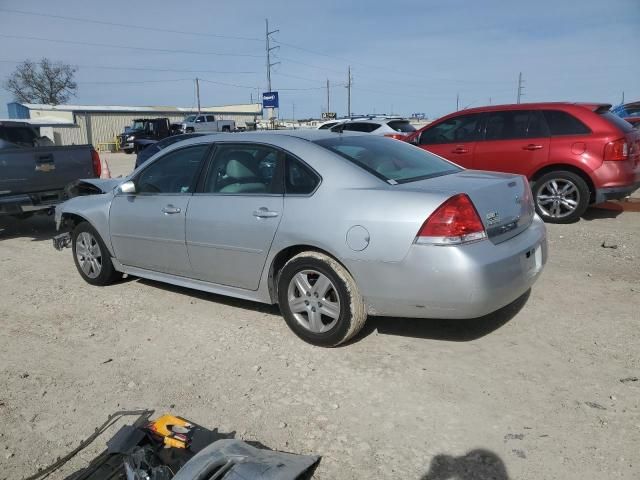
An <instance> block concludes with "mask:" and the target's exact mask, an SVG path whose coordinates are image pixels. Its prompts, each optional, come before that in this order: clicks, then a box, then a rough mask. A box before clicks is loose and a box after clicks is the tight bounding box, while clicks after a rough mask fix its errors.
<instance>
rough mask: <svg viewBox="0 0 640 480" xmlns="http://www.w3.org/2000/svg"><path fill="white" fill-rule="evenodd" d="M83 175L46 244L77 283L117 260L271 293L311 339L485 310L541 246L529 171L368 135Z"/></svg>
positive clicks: (237, 142)
mask: <svg viewBox="0 0 640 480" xmlns="http://www.w3.org/2000/svg"><path fill="white" fill-rule="evenodd" d="M83 185H84V187H83V189H82V192H83V193H85V194H84V195H79V196H76V197H74V198H71V199H70V200H68V201H67V202H65V203H64V204H63V205H62V206H60V207H59V208H58V209H56V222H57V226H58V229H60V228H62V227H63V226H66V227H68V228H69V230H70V233H67V234H61V235H58V236H57V237H56V238H55V239H54V244H55V245H56V246H57V247H58V248H61V247H62V246H66V245H69V244H70V245H71V247H72V249H73V258H74V261H75V264H76V266H77V268H78V272H79V273H80V275H81V276H82V278H83V279H84V280H86V281H87V282H88V283H90V284H92V285H106V284H109V283H111V282H113V281H115V280H116V279H117V278H118V277H121V276H122V274H128V275H134V276H137V277H143V278H148V279H152V280H157V281H162V282H167V283H171V284H174V285H180V286H183V287H189V288H194V289H198V290H204V291H207V292H213V293H217V294H222V295H229V296H232V297H238V298H243V299H247V300H252V301H256V302H264V303H269V304H275V303H277V304H279V306H280V310H281V312H282V315H283V317H284V319H285V321H286V322H287V324H288V325H289V327H290V328H291V330H293V331H294V332H295V333H296V335H298V336H299V337H300V338H302V339H303V340H306V341H307V342H309V343H312V344H315V345H321V346H335V345H338V344H340V343H342V342H345V341H347V340H348V339H350V338H351V337H353V336H354V335H355V334H356V333H357V332H358V331H359V330H360V328H361V327H362V326H363V324H364V322H365V320H366V318H367V315H368V314H371V315H379V316H389V317H418V318H433V317H436V318H450V319H458V318H475V317H479V316H482V315H485V314H488V313H490V312H493V311H495V310H497V309H499V308H501V307H503V306H505V305H507V304H509V303H511V302H513V301H514V300H516V299H517V298H519V297H520V296H522V295H523V294H524V293H526V292H527V291H528V290H529V288H530V287H531V286H532V285H533V283H534V282H535V281H536V279H537V278H538V276H539V275H540V272H541V271H542V268H543V266H544V264H545V262H546V257H547V243H546V231H545V227H544V224H543V222H542V221H541V220H540V218H538V216H537V215H536V214H535V212H534V207H533V203H532V198H531V191H530V189H529V184H528V183H527V180H526V178H524V177H522V176H519V175H511V174H503V173H490V172H481V171H473V170H464V169H463V168H461V167H459V166H457V165H455V164H453V163H451V162H448V161H446V160H444V159H442V158H440V157H438V156H436V155H433V154H431V153H428V152H425V151H424V150H421V149H419V148H416V147H414V146H412V145H410V144H408V143H405V142H401V141H398V140H392V139H388V138H384V137H378V136H373V135H361V134H352V133H333V132H326V131H322V130H314V131H307V132H301V131H287V132H278V133H239V134H233V135H231V134H226V135H209V136H202V137H197V138H193V139H191V140H186V141H183V142H179V143H177V144H175V145H173V146H171V147H169V148H167V149H165V150H163V151H162V152H159V153H158V154H156V155H155V156H154V157H152V158H151V159H150V160H149V161H148V162H147V163H145V164H144V165H142V166H141V167H139V168H138V169H136V170H135V171H134V172H133V173H132V174H131V175H130V176H129V177H127V178H124V179H112V180H102V181H96V180H90V181H85V182H84V184H83ZM86 193H93V194H91V195H88V194H86ZM390 321H392V320H390Z"/></svg>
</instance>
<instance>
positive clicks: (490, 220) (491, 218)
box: [485, 212, 500, 225]
mask: <svg viewBox="0 0 640 480" xmlns="http://www.w3.org/2000/svg"><path fill="white" fill-rule="evenodd" d="M485 218H486V219H487V224H488V225H495V224H496V223H498V222H500V215H498V212H489V213H487V216H486V217H485Z"/></svg>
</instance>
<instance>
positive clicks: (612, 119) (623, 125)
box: [600, 112, 633, 133]
mask: <svg viewBox="0 0 640 480" xmlns="http://www.w3.org/2000/svg"><path fill="white" fill-rule="evenodd" d="M600 116H601V117H602V118H604V119H605V120H606V121H607V122H609V123H610V124H612V125H614V126H616V127H617V128H619V129H620V130H622V131H623V132H624V133H628V132H632V131H633V125H631V124H630V123H629V122H627V121H626V120H625V119H624V118H620V117H619V116H618V115H616V114H615V113H611V112H604V113H601V114H600Z"/></svg>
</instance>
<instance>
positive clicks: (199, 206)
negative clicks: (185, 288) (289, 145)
mask: <svg viewBox="0 0 640 480" xmlns="http://www.w3.org/2000/svg"><path fill="white" fill-rule="evenodd" d="M282 155H283V154H282V152H281V151H279V150H277V149H275V148H274V147H271V146H267V145H262V144H257V143H227V142H220V143H218V144H217V146H216V148H215V150H214V154H213V158H212V160H211V162H210V164H209V167H208V169H207V173H206V176H205V177H204V180H203V181H202V184H201V186H200V187H199V189H198V191H197V192H196V193H195V194H194V196H193V198H192V200H191V202H190V204H189V211H188V212H187V228H186V239H187V249H188V252H189V258H190V259H191V264H192V265H193V270H194V276H195V277H196V278H198V279H200V280H205V281H208V282H213V283H217V284H221V285H228V286H232V287H238V288H243V289H246V290H257V288H258V285H259V282H260V275H261V273H262V269H263V268H264V264H265V261H266V258H267V255H268V253H269V249H270V248H271V243H272V241H273V238H274V236H275V233H276V230H277V228H278V225H279V224H280V219H281V218H282V212H283V193H282V191H283V187H282V173H281V170H282Z"/></svg>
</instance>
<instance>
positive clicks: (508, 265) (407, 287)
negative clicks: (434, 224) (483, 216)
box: [348, 216, 547, 319]
mask: <svg viewBox="0 0 640 480" xmlns="http://www.w3.org/2000/svg"><path fill="white" fill-rule="evenodd" d="M546 261H547V239H546V229H545V226H544V223H543V222H542V220H540V219H539V218H538V217H537V216H536V218H535V219H534V222H533V224H532V225H531V226H530V227H529V228H528V229H527V230H526V231H524V232H522V233H521V234H520V235H517V236H516V237H514V238H512V239H509V240H507V241H505V242H502V243H500V244H498V245H494V244H493V243H491V242H490V241H489V240H483V241H481V242H476V243H472V244H469V245H464V246H458V247H454V246H444V247H443V246H432V245H413V246H412V247H411V248H410V251H409V253H408V255H407V257H406V258H405V259H404V260H403V261H402V262H397V263H380V262H375V263H374V262H354V264H351V265H348V268H350V270H351V271H352V273H353V274H354V277H355V279H356V282H357V283H358V286H359V287H360V289H361V292H362V294H363V296H364V297H365V302H366V304H367V306H368V311H369V314H371V315H380V316H393V317H413V318H450V319H456V318H477V317H481V316H483V315H487V314H489V313H492V312H494V311H496V310H498V309H500V308H502V307H504V306H506V305H508V304H510V303H511V302H513V301H514V300H516V299H518V298H519V297H521V296H522V295H523V294H524V293H526V292H527V290H529V289H530V288H531V286H532V285H533V284H534V283H535V281H536V280H537V279H538V277H539V275H540V273H541V272H542V269H543V267H544V265H545V263H546Z"/></svg>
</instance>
